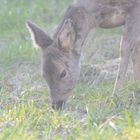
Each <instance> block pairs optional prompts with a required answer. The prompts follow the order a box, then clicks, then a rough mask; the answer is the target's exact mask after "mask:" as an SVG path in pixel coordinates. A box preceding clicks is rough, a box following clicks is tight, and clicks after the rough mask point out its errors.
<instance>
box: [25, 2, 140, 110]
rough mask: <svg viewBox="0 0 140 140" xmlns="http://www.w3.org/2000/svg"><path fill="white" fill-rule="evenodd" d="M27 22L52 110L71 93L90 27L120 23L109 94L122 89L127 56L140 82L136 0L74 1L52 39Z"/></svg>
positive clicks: (139, 17)
mask: <svg viewBox="0 0 140 140" xmlns="http://www.w3.org/2000/svg"><path fill="white" fill-rule="evenodd" d="M27 25H28V29H29V30H30V32H31V35H32V39H33V43H34V44H35V45H37V46H39V48H41V50H42V57H43V76H44V78H45V79H46V81H47V84H48V87H49V90H50V95H51V99H52V104H53V107H54V108H56V109H61V108H62V106H63V104H64V103H65V102H66V100H67V98H68V97H69V95H71V91H72V89H73V88H74V86H75V84H76V82H77V80H78V77H79V73H80V55H81V49H82V46H83V43H84V41H85V39H86V37H87V35H88V34H89V32H90V31H91V30H92V29H94V28H97V27H101V28H113V27H118V26H121V25H124V31H123V35H122V39H121V43H120V47H121V48H120V57H121V59H120V65H119V70H118V75H117V78H116V82H115V86H114V91H113V95H114V94H116V93H118V92H119V91H120V89H121V88H122V85H123V81H124V78H125V74H126V70H127V66H128V62H129V58H130V57H131V58H132V62H133V71H134V78H135V80H136V81H140V1H139V0H76V1H74V3H73V4H71V5H70V6H69V7H68V9H67V10H66V12H65V14H64V17H63V18H62V20H61V23H60V25H59V26H58V28H57V30H56V32H55V34H54V37H53V39H51V38H50V37H49V36H48V35H47V33H45V32H44V31H43V30H42V29H40V28H39V27H38V26H36V25H35V24H33V23H31V22H28V23H27Z"/></svg>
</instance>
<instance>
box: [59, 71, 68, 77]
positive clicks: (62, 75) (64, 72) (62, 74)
mask: <svg viewBox="0 0 140 140" xmlns="http://www.w3.org/2000/svg"><path fill="white" fill-rule="evenodd" d="M66 74H67V73H66V70H63V71H62V73H61V74H60V78H64V77H65V76H66Z"/></svg>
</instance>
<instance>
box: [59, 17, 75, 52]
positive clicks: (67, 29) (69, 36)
mask: <svg viewBox="0 0 140 140" xmlns="http://www.w3.org/2000/svg"><path fill="white" fill-rule="evenodd" d="M75 38H76V32H75V29H74V24H73V22H72V20H71V19H67V20H65V22H64V24H63V26H62V28H61V30H60V34H59V37H58V42H59V45H60V47H61V48H62V49H64V50H66V51H69V50H71V49H72V45H73V44H74V42H75Z"/></svg>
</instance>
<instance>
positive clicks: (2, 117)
mask: <svg viewBox="0 0 140 140" xmlns="http://www.w3.org/2000/svg"><path fill="white" fill-rule="evenodd" d="M70 2H71V1H70V0H62V1H60V0H41V1H39V0H11V1H9V0H0V3H1V4H0V9H1V10H0V56H1V58H0V139H1V140H25V139H26V140H37V139H39V140H62V139H64V140H139V139H140V110H139V108H140V95H139V94H138V91H136V89H138V88H139V86H136V85H135V84H133V83H132V81H130V82H127V83H126V86H124V87H125V88H124V90H123V91H122V93H121V94H120V97H119V100H115V99H113V98H112V97H111V92H112V87H113V84H112V83H103V84H101V85H100V86H98V87H95V88H90V87H89V86H87V85H82V84H80V83H79V84H78V85H77V86H76V88H75V89H74V94H73V96H72V97H71V98H70V99H69V100H68V103H67V105H66V109H65V110H63V111H54V110H52V108H51V106H50V99H49V95H48V92H47V87H46V83H45V81H44V80H43V79H42V77H41V76H40V70H39V69H40V67H41V64H40V51H39V50H36V49H34V48H33V47H32V44H31V40H30V36H29V33H28V31H27V29H26V26H25V23H26V21H27V20H32V21H34V22H35V23H37V24H38V25H40V26H41V27H42V28H44V29H46V31H47V32H48V33H50V34H51V35H53V32H54V29H55V27H56V26H57V24H58V23H59V21H60V19H61V16H62V14H63V13H64V11H65V9H66V7H67V6H68V4H69V3H70ZM103 32H105V34H104V33H103ZM114 33H115V34H116V36H118V35H119V34H120V29H113V30H109V31H108V32H106V31H105V30H98V31H97V32H96V33H95V38H96V40H94V41H96V42H100V41H101V40H102V38H105V36H107V38H109V37H112V36H114ZM118 38H119V37H118ZM100 44H101V42H100V43H99V45H100ZM101 45H102V44H101ZM117 45H118V44H117ZM130 85H131V86H130ZM134 91H135V93H134Z"/></svg>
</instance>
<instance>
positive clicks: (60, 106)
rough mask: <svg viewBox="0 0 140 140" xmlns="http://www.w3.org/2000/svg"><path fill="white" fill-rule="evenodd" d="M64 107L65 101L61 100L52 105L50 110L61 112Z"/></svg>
mask: <svg viewBox="0 0 140 140" xmlns="http://www.w3.org/2000/svg"><path fill="white" fill-rule="evenodd" d="M64 106H65V101H62V100H60V101H57V102H53V103H52V108H53V109H55V110H62V109H64Z"/></svg>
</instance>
